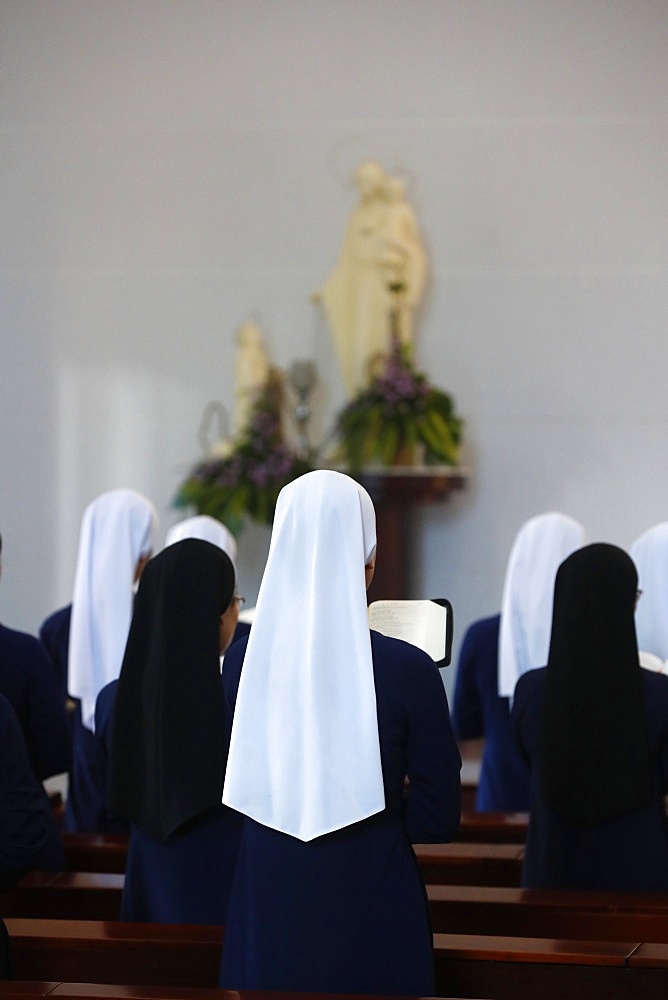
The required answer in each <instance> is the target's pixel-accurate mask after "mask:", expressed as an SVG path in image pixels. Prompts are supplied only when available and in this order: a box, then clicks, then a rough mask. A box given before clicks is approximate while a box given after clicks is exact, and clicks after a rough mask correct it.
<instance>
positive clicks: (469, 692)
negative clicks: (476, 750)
mask: <svg viewBox="0 0 668 1000" xmlns="http://www.w3.org/2000/svg"><path fill="white" fill-rule="evenodd" d="M583 544H584V529H583V527H582V525H581V524H579V523H578V522H577V521H575V520H574V519H573V518H572V517H568V516H567V515H566V514H561V513H559V512H558V511H549V512H547V513H544V514H538V515H536V516H535V517H532V518H530V519H529V520H528V521H526V522H525V523H524V524H523V525H522V527H521V528H520V530H519V532H518V533H517V536H516V538H515V541H514V542H513V546H512V548H511V551H510V556H509V558H508V565H507V568H506V575H505V580H504V585H503V597H502V613H501V614H497V615H491V616H490V617H488V618H483V619H480V620H479V621H475V622H473V623H472V624H471V625H470V626H469V628H468V629H467V631H466V633H465V635H464V640H463V642H462V646H461V650H460V654H459V661H458V664H457V678H456V683H455V693H454V701H453V706H452V724H453V728H454V731H455V735H456V736H457V739H458V740H473V739H480V738H481V737H482V738H484V741H485V742H484V748H483V752H482V762H481V767H480V778H479V781H478V787H477V790H476V800H475V808H476V810H477V811H478V812H513V811H521V812H527V811H528V809H529V804H530V801H531V778H530V774H529V769H528V767H527V765H526V762H525V760H524V759H523V757H522V756H521V754H520V753H519V751H518V749H517V747H516V745H515V741H514V739H513V735H512V731H511V727H510V701H511V697H512V694H513V691H514V689H515V684H516V682H517V679H518V677H520V676H521V674H522V673H524V672H525V671H526V670H527V669H531V668H534V667H542V666H544V665H545V663H546V662H547V651H548V646H549V641H550V625H551V621H552V593H553V590H554V578H555V576H556V573H557V569H558V568H559V564H560V563H561V562H562V561H563V560H564V559H565V558H566V556H568V555H570V554H571V552H573V551H574V550H575V549H577V548H579V547H580V546H581V545H583Z"/></svg>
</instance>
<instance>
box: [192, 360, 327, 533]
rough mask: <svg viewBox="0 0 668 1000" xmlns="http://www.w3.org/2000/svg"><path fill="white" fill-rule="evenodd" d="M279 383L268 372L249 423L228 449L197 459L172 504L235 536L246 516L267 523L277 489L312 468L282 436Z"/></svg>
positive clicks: (275, 374) (273, 374)
mask: <svg viewBox="0 0 668 1000" xmlns="http://www.w3.org/2000/svg"><path fill="white" fill-rule="evenodd" d="M282 398H283V386H282V381H281V377H280V375H279V373H278V372H276V371H272V373H271V374H270V377H269V379H268V381H267V384H266V385H265V386H264V388H263V389H262V390H261V392H260V393H259V394H258V397H257V399H256V400H255V403H254V406H253V408H252V411H251V415H250V419H249V422H248V426H247V427H246V429H245V431H244V432H243V433H242V434H241V435H240V437H239V439H238V440H237V441H236V442H232V443H231V444H230V445H229V447H228V449H227V453H223V454H222V455H220V456H212V457H210V458H206V459H204V460H203V461H201V462H199V463H198V464H197V465H196V466H195V467H194V468H193V469H192V470H191V472H190V473H189V475H188V477H187V478H186V479H185V481H184V482H183V483H182V484H181V486H180V488H179V491H178V493H177V496H176V499H175V501H174V502H175V504H176V505H177V506H181V507H185V506H194V507H195V509H196V510H197V513H198V514H209V515H211V516H212V517H216V518H218V520H220V521H223V522H224V524H225V525H227V527H228V528H229V529H230V531H231V532H232V533H233V534H235V535H238V534H239V533H240V532H241V530H242V528H243V526H244V523H245V520H246V518H252V519H253V520H255V521H259V522H260V523H262V524H271V523H272V521H273V519H274V513H275V510H276V500H277V499H278V494H279V493H280V491H281V490H282V489H283V487H284V486H285V485H286V483H289V482H291V481H292V480H293V479H296V478H297V477H298V476H301V475H303V474H304V473H305V472H309V471H310V470H311V468H312V466H311V464H310V463H309V462H308V460H306V459H304V458H300V457H299V456H298V455H297V454H296V453H295V452H294V451H293V450H292V449H291V448H289V446H288V445H287V444H286V442H285V440H284V438H283V431H282V426H281V408H282Z"/></svg>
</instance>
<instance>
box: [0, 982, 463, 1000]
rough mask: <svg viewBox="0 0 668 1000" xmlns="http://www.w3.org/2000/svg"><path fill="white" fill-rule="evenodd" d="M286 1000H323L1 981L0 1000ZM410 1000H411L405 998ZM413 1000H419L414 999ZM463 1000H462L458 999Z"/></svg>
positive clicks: (319, 997)
mask: <svg viewBox="0 0 668 1000" xmlns="http://www.w3.org/2000/svg"><path fill="white" fill-rule="evenodd" d="M47 996H48V997H49V998H53V1000H280V998H283V1000H287V998H288V997H296V996H299V997H300V998H301V1000H324V996H325V995H323V994H320V993H300V994H294V993H278V992H269V991H266V990H252V991H251V990H241V991H237V990H220V989H214V988H205V987H190V988H188V987H184V986H180V987H179V986H160V987H158V986H153V987H150V986H149V987H141V986H126V985H122V986H118V985H115V984H113V983H42V982H28V981H21V982H18V981H13V982H2V981H0V1000H45V998H46V997H47ZM329 997H330V1000H337V998H338V1000H351V997H350V994H329ZM357 1000H396V996H392V997H384V998H383V997H382V996H381V995H378V994H374V996H373V997H367V998H364V997H362V996H361V995H359V994H358V996H357ZM407 1000H411V998H407ZM412 1000H418V998H417V997H414V998H412ZM459 1000H462V998H459Z"/></svg>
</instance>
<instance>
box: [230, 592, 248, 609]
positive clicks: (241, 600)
mask: <svg viewBox="0 0 668 1000" xmlns="http://www.w3.org/2000/svg"><path fill="white" fill-rule="evenodd" d="M232 600H233V601H236V602H237V604H238V605H239V607H240V608H243V606H244V604H245V603H246V598H245V597H239V595H238V594H235V595H234V597H233V598H232Z"/></svg>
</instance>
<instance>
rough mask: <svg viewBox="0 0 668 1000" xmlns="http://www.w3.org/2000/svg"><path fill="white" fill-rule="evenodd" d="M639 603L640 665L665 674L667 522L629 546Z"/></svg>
mask: <svg viewBox="0 0 668 1000" xmlns="http://www.w3.org/2000/svg"><path fill="white" fill-rule="evenodd" d="M631 558H632V559H633V561H634V563H635V564H636V568H637V570H638V583H639V586H640V590H641V591H642V601H638V605H637V607H636V632H637V635H638V647H639V649H640V666H641V667H645V669H646V670H656V671H657V673H660V674H665V673H668V521H662V522H661V523H660V524H655V525H654V527H653V528H649V529H648V530H647V531H646V532H644V534H642V535H641V536H640V538H637V539H636V540H635V542H634V543H633V545H632V546H631Z"/></svg>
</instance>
